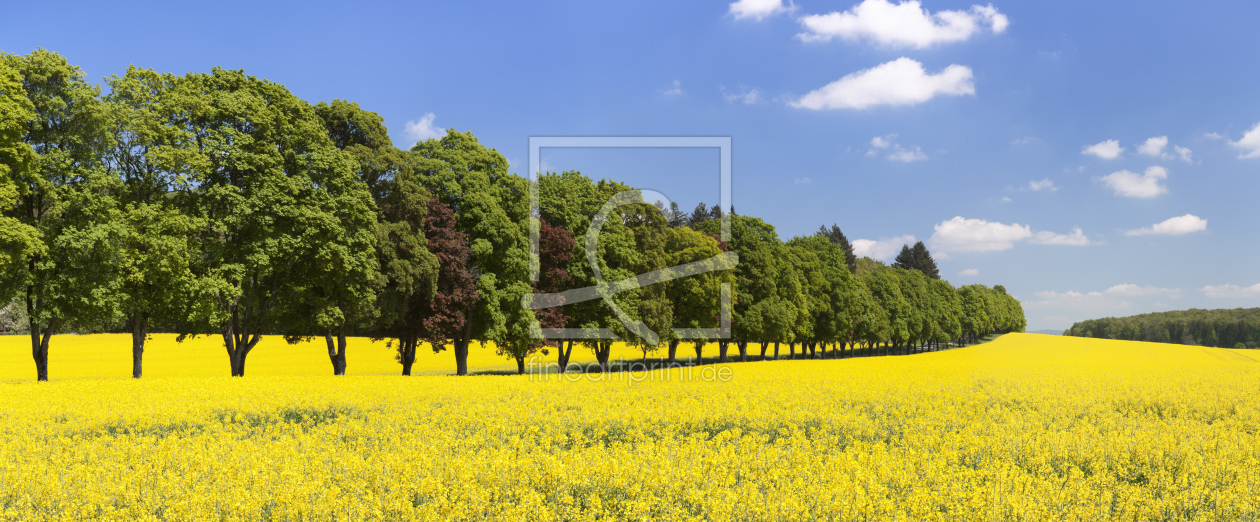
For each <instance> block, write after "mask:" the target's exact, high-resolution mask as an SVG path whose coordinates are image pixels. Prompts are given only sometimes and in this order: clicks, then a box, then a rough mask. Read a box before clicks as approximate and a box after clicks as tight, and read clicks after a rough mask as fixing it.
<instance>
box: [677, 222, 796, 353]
mask: <svg viewBox="0 0 1260 522" xmlns="http://www.w3.org/2000/svg"><path fill="white" fill-rule="evenodd" d="M730 220H731V228H730V232H731V239H730V241H728V242H727V244H728V245H729V248H730V250H731V252H734V253H735V254H736V255H738V256H739V263H738V264H737V265H736V266H735V269H734V270H733V272H734V275H735V285H734V288H733V290H734V291H733V294H734V295H733V296H732V297H733V300H734V307H733V308H734V310H733V314H732V315H733V317H732V321H731V339H732V340H734V341H735V342H736V343H742V344H740V345H741V346H746V345H747V343H748V342H756V341H762V342H765V341H767V340H771V339H773V340H783V341H789V342H791V340H792V334H793V330H792V327H793V326H794V325H795V323H796V312H797V310H796V309H795V308H794V301H795V300H796V299H797V298H798V297H799V294H800V287H799V281H798V280H797V278H796V276H795V275H794V273H789V274H781V272H782V271H784V270H791V268H790V267H791V265H790V263H784V262H783V261H782V258H783V257H784V255H785V251H784V249H783V244H782V243H781V242H780V241H779V235H778V233H777V232H775V229H774V226H772V225H770V224H769V223H766V222H765V221H762V220H761V219H760V218H755V217H749V216H738V215H731V216H730ZM720 229H721V220H718V219H711V220H709V221H705V222H703V223H701V224H700V226H699V229H698V230H699V231H701V232H704V233H706V234H710V235H714V236H716V235H718V234H719V233H720ZM788 282H791V283H792V284H795V285H797V286H795V287H794V288H784V289H782V291H781V290H780V288H779V286H780V285H783V284H785V283H788ZM726 348H727V343H726V342H724V340H723V341H719V343H718V349H719V350H720V352H719V360H720V361H722V362H725V361H726Z"/></svg>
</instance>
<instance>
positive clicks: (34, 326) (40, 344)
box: [26, 291, 57, 381]
mask: <svg viewBox="0 0 1260 522" xmlns="http://www.w3.org/2000/svg"><path fill="white" fill-rule="evenodd" d="M26 296H27V297H26V312H27V317H29V318H30V324H31V358H33V359H35V379H36V380H39V381H47V380H48V340H49V339H50V338H51V337H52V335H53V332H56V331H57V318H56V317H55V316H54V317H53V318H52V319H50V320H49V321H48V327H47V328H46V329H45V330H44V331H43V332H42V335H41V332H40V331H39V321H37V320H36V319H35V317H36V316H35V313H34V312H35V307H34V302H33V301H32V300H31V295H30V291H28V292H27V294H26Z"/></svg>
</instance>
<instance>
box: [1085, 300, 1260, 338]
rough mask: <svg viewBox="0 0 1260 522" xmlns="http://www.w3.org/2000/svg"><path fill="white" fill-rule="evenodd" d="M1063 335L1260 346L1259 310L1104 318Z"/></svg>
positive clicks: (1185, 311)
mask: <svg viewBox="0 0 1260 522" xmlns="http://www.w3.org/2000/svg"><path fill="white" fill-rule="evenodd" d="M1063 335H1072V336H1076V337H1094V338H1097V339H1121V340H1126V341H1149V342H1157V343H1176V344H1192V345H1198V346H1215V347H1219V348H1256V347H1260V308H1234V309H1221V310H1199V309H1197V308H1192V309H1190V310H1178V311H1174V312H1158V313H1152V314H1141V315H1134V316H1130V317H1105V318H1102V319H1090V320H1088V321H1081V322H1079V323H1076V324H1073V325H1072V327H1071V328H1069V329H1067V330H1065V331H1064V332H1063Z"/></svg>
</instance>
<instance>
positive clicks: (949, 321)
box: [930, 279, 963, 343]
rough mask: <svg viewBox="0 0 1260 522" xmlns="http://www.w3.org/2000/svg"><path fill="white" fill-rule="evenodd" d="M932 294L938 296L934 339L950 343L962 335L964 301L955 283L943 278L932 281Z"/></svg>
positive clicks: (934, 319) (934, 320)
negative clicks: (955, 287) (952, 283)
mask: <svg viewBox="0 0 1260 522" xmlns="http://www.w3.org/2000/svg"><path fill="white" fill-rule="evenodd" d="M930 288H931V292H932V294H933V295H934V296H935V298H936V306H935V307H934V310H935V311H936V313H935V317H934V318H933V322H934V323H935V324H936V328H935V329H933V331H932V332H933V339H934V340H936V341H937V342H943V343H948V342H949V341H950V340H952V339H957V338H959V337H962V334H963V329H962V315H963V309H962V301H961V300H960V299H959V296H958V292H957V291H955V290H954V287H953V285H951V284H949V281H945V280H942V279H934V280H932V281H930Z"/></svg>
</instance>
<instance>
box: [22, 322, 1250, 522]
mask: <svg viewBox="0 0 1260 522" xmlns="http://www.w3.org/2000/svg"><path fill="white" fill-rule="evenodd" d="M112 339H114V341H113V342H114V343H118V344H115V345H113V346H114V347H113V348H110V349H111V350H117V351H120V352H122V356H121V357H119V358H120V359H121V361H122V362H121V363H119V362H108V361H114V359H113V358H112V357H114V356H111V357H106V356H105V355H103V354H104V351H103V350H104V349H103V348H101V349H100V350H98V351H99V352H100V353H98V355H99V357H96V358H86V357H85V358H80V359H76V358H73V357H70V355H72V354H73V352H74V350H75V348H74V346H76V344H75V343H86V344H91V343H105V342H106V341H109V340H110V338H108V337H102V338H99V339H98V338H95V337H88V338H83V339H74V338H72V337H69V336H64V337H57V338H55V339H54V343H55V344H54V345H53V350H52V353H53V357H54V358H53V361H52V364H51V366H50V372H51V376H52V378H53V382H50V383H36V382H31V378H32V377H33V373H34V372H33V369H32V368H31V367H30V366H31V363H30V361H29V351H23V352H22V355H26V357H25V358H23V357H18V356H16V355H14V354H12V353H10V352H14V351H19V350H22V349H23V348H22V345H20V344H17V343H13V342H12V339H10V338H3V341H4V344H0V347H2V349H3V350H4V353H3V357H4V359H3V360H0V363H2V364H3V365H4V366H3V367H0V371H3V377H2V379H0V380H7V381H8V382H6V383H4V384H0V387H2V388H3V392H2V393H0V431H2V433H3V435H2V436H0V519H4V520H24V521H28V520H80V519H103V520H162V519H164V520H255V519H262V520H311V519H315V520H399V519H423V520H442V519H456V520H489V519H493V520H505V519H506V520H601V519H635V520H649V519H653V520H656V519H666V520H669V519H672V520H818V519H834V520H906V521H918V520H1037V521H1040V520H1255V519H1257V516H1258V515H1257V514H1258V513H1260V364H1257V362H1260V361H1258V359H1260V357H1257V355H1254V354H1252V353H1251V352H1249V351H1245V350H1237V351H1235V350H1224V349H1213V348H1200V347H1193V346H1178V345H1165V344H1148V343H1137V342H1124V341H1105V340H1094V339H1080V338H1062V337H1056V336H1044V335H1034V334H1010V335H1006V336H1003V337H1001V338H999V339H998V340H996V341H994V342H991V343H988V344H984V345H979V346H974V347H969V348H962V349H955V350H949V351H943V352H936V353H928V354H920V355H913V356H898V357H877V358H861V359H849V360H826V361H819V360H812V361H776V362H752V363H742V364H730V365H724V366H717V367H715V366H706V367H698V368H690V369H681V370H673V371H671V372H664V373H662V372H656V373H646V374H645V373H638V374H615V375H606V376H603V378H600V377H599V376H576V377H575V376H570V377H565V376H556V375H551V376H499V375H486V376H474V377H451V376H444V375H432V376H422V377H411V378H402V377H399V376H395V375H365V374H384V373H394V372H395V371H396V369H397V366H396V364H394V365H392V366H391V364H392V360H390V359H389V354H388V351H387V350H384V349H383V347H379V346H378V347H377V348H381V349H380V350H375V349H373V348H372V347H371V345H370V343H367V342H366V341H361V342H358V343H356V344H353V345H352V350H353V351H351V352H350V357H351V362H350V371H351V373H352V374H354V373H358V374H359V375H349V376H346V377H333V376H328V375H323V374H324V373H327V372H328V363H327V360H326V359H321V358H319V357H311V358H310V360H309V361H308V360H307V359H302V360H300V361H297V362H295V364H297V365H302V366H303V367H302V368H300V369H296V370H288V369H286V368H287V366H286V364H287V363H286V362H285V360H284V358H283V357H279V353H278V352H281V351H283V349H285V346H283V344H282V342H281V343H280V344H276V345H266V346H263V347H260V349H259V350H260V351H259V352H257V354H256V355H251V359H250V362H249V365H248V366H247V368H246V377H244V378H238V379H233V378H230V377H226V374H227V373H228V371H227V366H228V365H227V361H226V355H225V354H223V352H222V349H221V348H220V349H218V350H212V349H211V348H213V345H207V346H206V350H207V351H209V352H213V353H214V354H215V355H213V356H212V355H206V357H205V358H204V359H201V358H198V359H189V360H182V361H181V360H177V359H162V357H165V356H162V355H159V354H160V353H162V351H163V350H161V349H160V348H163V347H164V348H166V349H167V350H175V348H172V347H171V346H166V345H169V342H167V343H165V344H166V345H163V342H158V341H161V339H158V341H155V346H154V347H152V348H151V349H150V352H149V354H150V359H149V361H150V364H151V365H152V366H150V371H149V372H146V377H145V379H143V380H140V381H134V380H130V379H126V378H78V377H107V375H105V374H107V373H109V374H114V373H116V374H120V375H122V376H124V377H125V376H126V375H127V374H128V370H129V367H128V366H127V362H128V361H129V359H128V354H127V344H126V340H125V338H121V341H119V339H120V338H119V337H113V338H112ZM199 342H200V341H199ZM86 344H85V346H86ZM158 345H162V346H158ZM317 346H318V345H316V346H306V347H305V348H303V349H306V350H315V349H316V348H317ZM264 348H275V350H273V351H274V352H277V353H274V354H273V355H275V356H277V357H279V358H278V359H276V360H272V359H269V358H268V357H267V356H264V355H263V354H264V353H267V352H266V351H265V350H263V349H264ZM289 348H292V349H298V348H300V347H289ZM93 349H94V350H95V349H96V348H93ZM180 349H189V350H191V347H187V348H180ZM27 350H29V349H27ZM59 350H60V351H64V352H66V353H65V354H63V355H62V356H58V355H57V353H58V351H59ZM82 350H83V351H85V352H90V351H91V350H88V349H86V348H83V349H82ZM373 350H375V352H376V355H372V356H371V357H376V359H370V357H369V354H370V353H373ZM477 350H478V349H474V357H475V358H478V359H474V361H477V364H474V367H477V366H478V365H482V364H487V363H493V364H499V365H502V366H504V367H505V368H511V367H512V366H511V364H510V363H509V361H507V360H505V359H499V358H496V357H495V356H493V353H490V354H489V355H487V354H485V353H477ZM482 351H483V352H490V350H485V349H482ZM379 352H385V355H381V354H380V353H379ZM316 355H319V356H320V357H322V353H320V352H318V351H317V352H316ZM58 357H61V358H58ZM426 357H428V356H427V355H426ZM449 357H450V356H449V354H442V355H440V356H437V358H435V359H434V363H432V364H431V363H428V362H426V363H424V364H425V366H424V369H425V370H426V371H432V372H434V373H445V372H449V369H447V367H448V366H450V361H448V358H449ZM372 361H375V362H372ZM439 361H440V362H441V363H442V364H437V363H438V362H439ZM316 362H320V363H322V364H323V367H319V365H318V364H316ZM418 364H419V363H418ZM109 365H114V366H116V367H110V368H104V367H106V366H109ZM356 365H357V366H359V369H358V370H357V371H356ZM202 366H206V367H213V368H214V371H206V370H205V369H204V368H202ZM106 369H107V370H108V371H104V370H106ZM72 377H76V378H72ZM14 379H25V380H20V381H19V380H14Z"/></svg>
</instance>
